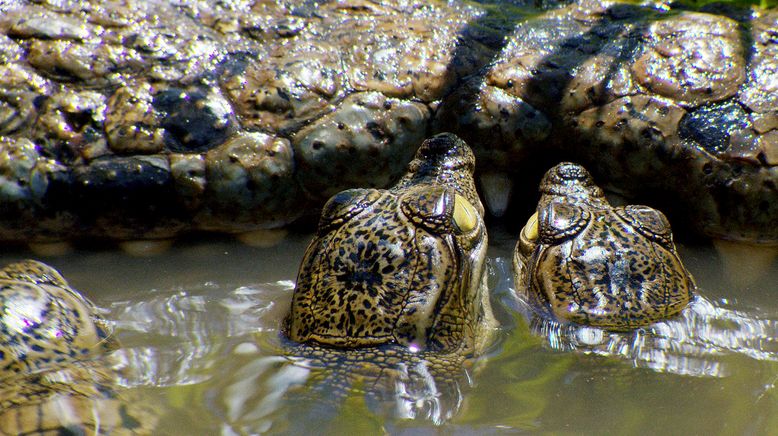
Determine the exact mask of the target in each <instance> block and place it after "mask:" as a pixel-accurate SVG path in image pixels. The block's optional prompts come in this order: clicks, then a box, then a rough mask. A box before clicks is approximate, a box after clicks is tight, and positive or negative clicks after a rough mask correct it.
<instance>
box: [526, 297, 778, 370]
mask: <svg viewBox="0 0 778 436" xmlns="http://www.w3.org/2000/svg"><path fill="white" fill-rule="evenodd" d="M520 301H522V303H523V305H524V306H525V307H524V309H523V311H524V313H525V314H526V315H527V316H528V317H529V320H530V326H531V329H532V331H533V332H534V333H535V334H537V335H539V336H540V337H542V338H544V339H545V341H546V344H547V345H548V346H549V347H550V348H552V349H555V350H563V351H573V350H575V351H579V352H584V353H589V354H596V355H603V356H618V357H620V358H623V359H626V360H627V361H630V362H632V364H633V365H634V366H636V367H644V368H650V369H653V370H656V371H662V372H670V373H676V374H684V375H693V376H707V377H724V376H727V375H729V373H730V369H729V367H728V365H727V363H726V359H725V357H726V356H731V355H735V356H737V355H740V356H747V357H749V358H752V359H756V360H766V361H778V320H776V319H770V318H762V317H761V316H760V315H757V314H756V313H752V312H749V311H744V310H738V309H735V308H732V307H729V305H728V304H727V302H726V301H722V302H721V303H713V302H711V301H709V300H707V299H705V298H704V297H702V296H698V297H696V298H695V299H694V301H692V303H691V304H690V305H689V307H688V308H687V309H686V310H684V312H683V313H682V314H681V315H680V316H679V317H676V318H674V319H671V320H667V321H662V322H658V323H655V324H653V325H651V326H649V327H646V328H642V329H637V330H635V331H632V332H627V333H622V332H609V331H606V330H602V329H599V328H594V327H586V326H579V325H573V324H565V323H560V322H558V321H555V320H550V319H545V318H542V317H541V316H539V315H537V314H535V313H534V312H533V311H532V309H530V308H529V306H528V303H526V302H525V301H523V300H520ZM754 312H755V311H754Z"/></svg>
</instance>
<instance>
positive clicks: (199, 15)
mask: <svg viewBox="0 0 778 436" xmlns="http://www.w3.org/2000/svg"><path fill="white" fill-rule="evenodd" d="M776 28H778V11H776V10H775V9H757V8H754V9H749V8H738V7H735V6H726V5H707V6H703V7H700V8H698V9H694V10H692V9H689V8H686V7H684V6H683V5H682V4H680V3H679V4H676V3H674V4H673V5H672V6H671V5H668V4H666V3H647V4H644V5H638V4H635V3H617V2H608V1H594V0H579V1H576V2H573V3H570V4H549V5H547V7H546V8H545V9H542V10H541V9H536V8H535V9H533V8H526V7H519V6H517V5H515V4H513V3H510V2H507V1H506V2H501V3H500V4H492V3H483V4H477V3H466V2H458V1H451V2H439V1H431V2H430V1H404V0H403V1H399V0H397V1H395V0H386V1H367V0H349V1H338V2H326V1H325V2H308V1H305V2H296V1H276V2H253V1H248V0H246V1H243V0H238V1H231V2H217V3H213V2H207V1H198V0H189V1H185V2H167V1H153V2H135V1H127V2H102V1H78V2H76V1H69V0H63V1H51V2H31V1H21V0H12V1H10V2H8V1H6V2H3V3H2V4H1V5H0V239H2V240H17V241H53V240H62V239H72V238H80V237H100V238H113V239H137V238H141V239H154V238H165V237H170V236H173V235H176V234H178V233H180V232H182V231H188V230H215V231H223V232H242V231H247V230H253V229H263V228H273V227H278V226H282V225H285V224H287V223H289V222H292V221H294V220H295V219H296V218H298V217H299V216H300V215H302V214H304V213H307V212H309V211H311V210H315V209H316V208H317V207H319V206H321V205H322V204H323V203H324V202H325V201H326V199H327V198H329V196H330V195H332V194H334V193H336V192H339V191H341V190H343V189H346V188H354V187H385V186H388V185H389V184H391V183H392V182H393V181H394V180H396V179H397V178H398V177H399V176H400V175H401V173H402V171H403V168H404V167H405V165H406V163H407V162H408V161H409V160H410V159H411V158H412V156H413V153H414V151H415V150H416V148H417V147H418V145H419V144H420V143H421V141H422V139H423V138H425V137H426V136H427V135H428V133H429V132H430V131H432V132H434V131H444V130H446V131H454V132H455V133H457V134H459V135H460V136H462V137H463V138H465V139H466V140H467V141H468V143H470V144H471V145H472V146H473V148H474V151H475V153H476V155H477V156H478V159H479V165H480V167H481V173H482V177H483V179H482V181H483V182H484V183H483V185H484V192H485V194H486V200H487V204H488V205H490V208H491V209H492V210H494V211H495V212H496V213H501V212H502V211H503V209H504V207H505V204H504V199H505V197H506V195H505V194H507V191H509V190H510V184H511V181H514V182H518V183H519V184H520V185H521V186H530V185H532V186H534V185H535V181H536V180H537V179H532V178H531V177H529V176H527V175H526V174H527V173H525V172H524V171H522V170H520V169H518V166H521V165H524V166H526V165H527V164H529V165H530V166H531V167H537V165H536V162H538V161H539V160H543V159H544V156H546V158H547V156H548V155H549V154H550V155H552V156H553V159H559V157H560V156H563V157H565V158H569V159H575V160H577V161H580V162H582V163H584V164H585V165H586V166H587V167H588V168H590V170H592V171H593V173H594V174H595V176H596V177H598V179H599V180H604V181H606V182H607V185H608V186H611V187H613V186H618V187H619V189H620V190H621V193H622V194H624V195H626V196H628V197H636V198H637V199H639V200H640V201H641V202H642V203H647V204H651V205H653V206H658V207H661V208H662V209H663V210H667V211H668V212H669V215H670V217H671V218H672V219H674V220H676V219H677V220H678V221H683V222H685V223H686V224H687V225H689V226H690V227H691V228H693V229H696V230H697V231H698V232H700V233H703V234H706V235H711V236H718V237H724V238H730V239H741V240H748V241H756V242H765V243H775V241H777V240H778V233H777V232H778V227H776V226H775V225H774V224H775V221H776V217H778V167H776V164H778V92H776V82H775V71H778V38H776V36H775V29H776ZM689 199H694V200H693V201H689ZM515 200H517V201H520V202H521V203H522V204H525V203H528V202H525V201H523V200H525V198H522V197H521V196H520V195H519V194H518V191H517V195H516V196H515Z"/></svg>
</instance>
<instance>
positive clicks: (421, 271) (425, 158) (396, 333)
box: [286, 134, 492, 351]
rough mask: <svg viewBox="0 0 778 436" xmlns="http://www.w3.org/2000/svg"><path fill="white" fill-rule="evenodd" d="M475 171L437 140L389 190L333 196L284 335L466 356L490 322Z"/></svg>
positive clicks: (449, 141) (455, 149) (459, 147)
mask: <svg viewBox="0 0 778 436" xmlns="http://www.w3.org/2000/svg"><path fill="white" fill-rule="evenodd" d="M474 166H475V159H474V157H473V154H472V152H471V151H470V148H469V147H468V146H467V145H466V144H465V143H464V142H463V141H461V140H460V139H458V138H457V137H455V136H454V135H451V134H441V135H437V136H435V137H433V138H431V139H428V140H427V141H425V142H424V143H423V144H422V146H421V147H420V149H419V151H418V152H417V154H416V158H415V159H414V160H413V161H412V162H411V163H410V164H409V169H408V172H407V173H406V174H405V176H403V177H402V178H401V179H400V181H398V182H397V184H396V185H395V186H394V187H392V188H390V189H387V190H377V189H352V190H347V191H343V192H341V193H339V194H336V195H335V196H333V197H332V198H331V199H330V201H329V202H328V203H327V204H326V205H325V207H324V210H323V212H322V216H321V221H320V224H319V230H318V233H317V235H316V236H315V238H314V240H313V241H312V242H311V244H310V246H309V247H308V250H307V251H306V253H305V256H304V258H303V261H302V265H301V266H300V271H299V275H298V279H297V286H296V287H295V290H294V297H293V301H292V308H291V312H290V314H289V317H288V319H287V322H286V333H287V334H288V336H289V337H290V338H291V339H292V340H294V341H297V342H305V343H314V344H319V345H325V346H334V347H363V346H374V345H381V344H401V345H404V346H408V347H411V348H413V349H431V350H436V351H441V350H443V351H454V350H460V351H461V350H466V351H473V350H474V349H475V348H476V347H477V346H478V343H479V342H480V341H482V339H483V338H482V336H483V335H482V330H483V327H484V326H486V325H488V324H489V323H490V322H491V320H492V315H491V309H490V307H489V304H488V297H487V295H486V293H485V290H484V289H483V283H484V282H483V280H484V259H485V255H486V245H487V240H486V230H485V228H484V223H483V220H482V214H483V206H482V205H481V202H480V200H479V199H478V196H477V194H476V191H475V187H474V183H473V178H472V174H473V169H474Z"/></svg>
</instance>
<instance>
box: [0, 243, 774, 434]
mask: <svg viewBox="0 0 778 436" xmlns="http://www.w3.org/2000/svg"><path fill="white" fill-rule="evenodd" d="M309 238H310V235H304V234H303V235H291V236H290V237H288V238H287V239H286V240H285V241H284V242H282V243H281V244H280V245H278V246H276V247H273V248H252V247H248V246H245V245H242V244H240V243H238V242H233V241H231V240H223V239H219V240H208V241H199V242H188V243H180V244H177V245H175V246H174V247H173V248H172V249H171V250H170V251H168V252H167V253H165V254H162V255H158V256H155V257H151V258H137V257H131V256H128V255H125V254H123V253H121V252H119V251H113V250H80V251H77V252H74V253H71V254H68V255H64V256H57V257H49V258H41V259H42V260H44V261H46V262H48V263H50V264H51V265H53V266H54V267H56V268H58V269H60V270H61V271H62V273H63V274H64V275H65V277H66V278H67V279H68V280H69V281H70V282H71V284H72V285H73V286H74V287H75V288H77V289H79V290H80V291H82V292H84V293H85V294H87V295H88V296H89V297H90V298H91V299H93V300H94V301H95V302H96V303H97V304H98V305H99V306H101V307H103V308H105V309H106V310H107V314H106V316H107V317H108V318H109V319H111V320H112V321H113V322H114V323H115V325H116V328H117V333H118V337H119V339H120V341H121V342H122V344H123V346H124V347H123V349H122V350H120V351H119V353H120V356H121V357H122V358H123V359H125V360H126V363H127V366H128V367H129V368H130V370H129V371H128V372H127V373H126V374H124V375H122V378H121V380H120V383H121V384H122V385H123V386H126V387H127V389H129V391H130V392H132V393H133V394H134V395H137V396H139V397H140V398H141V401H148V402H150V403H151V404H155V405H158V408H157V409H158V412H159V413H160V414H161V415H162V418H161V421H160V425H159V431H160V433H161V434H226V435H229V434H249V433H263V432H269V433H273V432H279V433H280V432H309V433H314V432H315V433H322V432H324V433H331V434H334V433H339V432H341V431H344V430H350V431H355V430H361V431H365V432H374V433H380V432H389V433H394V434H403V433H414V434H416V433H418V432H420V431H421V432H423V433H433V432H437V431H444V432H446V433H450V432H454V433H460V434H462V433H465V434H466V433H471V432H478V433H503V432H509V433H513V432H520V433H521V432H533V433H534V432H553V433H562V434H564V433H576V434H578V433H587V434H597V433H603V432H608V433H619V434H642V433H674V434H681V433H694V434H742V433H770V432H771V431H772V429H774V428H776V425H778V396H776V391H775V385H776V383H778V362H776V361H778V298H776V297H777V296H778V286H776V283H778V262H776V261H773V262H772V263H770V266H769V268H768V271H767V272H765V273H764V274H761V275H759V276H758V277H756V274H755V273H747V274H741V275H740V276H739V277H738V278H733V277H734V276H733V275H731V274H730V273H729V272H727V270H726V269H725V268H724V266H723V262H722V259H721V258H720V257H719V255H718V254H717V253H716V251H715V250H714V249H713V248H712V246H682V247H681V256H682V258H683V260H684V262H685V263H686V265H687V267H688V268H689V270H690V271H691V272H692V274H693V275H694V277H695V279H696V280H697V283H698V285H699V287H700V289H701V292H700V296H699V297H698V298H697V299H696V300H695V301H694V303H693V304H692V305H691V307H690V309H689V310H687V311H686V312H685V313H684V315H683V316H682V317H679V318H677V319H674V320H671V321H667V322H663V323H659V324H656V325H654V326H652V327H650V328H646V329H641V330H638V331H636V332H632V333H629V334H613V333H607V332H603V331H601V330H597V329H586V328H571V327H569V326H561V325H558V324H555V323H553V322H549V321H544V320H540V319H537V318H536V317H534V316H533V314H532V311H531V310H529V308H528V307H527V306H526V305H525V304H524V303H523V301H522V300H521V299H520V298H518V297H517V295H516V292H515V290H514V289H513V280H512V277H511V276H510V269H509V266H510V255H511V251H512V249H513V244H514V241H515V239H514V238H513V236H512V235H510V234H508V233H506V232H504V231H500V230H499V229H497V230H493V231H492V232H491V234H490V238H491V241H490V243H491V246H490V268H491V276H490V281H489V286H490V292H491V293H492V300H493V304H494V308H495V311H496V315H497V317H498V319H499V321H500V327H499V329H498V332H497V340H496V342H495V344H494V345H493V346H492V347H491V349H490V351H489V353H488V355H487V357H486V358H485V359H483V360H482V361H480V362H477V364H476V365H473V366H472V367H469V368H468V369H467V371H463V374H462V377H461V378H460V379H457V380H455V381H454V383H455V384H454V386H455V389H454V390H449V391H446V390H444V389H443V388H442V387H443V385H442V382H448V381H442V380H440V379H436V378H435V377H431V376H429V377H428V376H425V375H424V374H423V371H421V372H420V371H419V370H418V369H419V368H416V369H414V368H413V367H410V366H409V368H407V370H408V374H411V373H412V374H411V376H409V377H411V378H409V379H408V380H410V381H409V382H408V383H405V384H403V383H397V384H396V385H393V386H388V387H383V388H382V387H379V386H372V387H371V386H367V387H365V386H354V387H353V388H354V390H355V392H354V393H352V394H350V395H348V396H347V397H346V398H344V399H342V401H339V402H338V403H336V405H335V406H333V405H332V404H333V402H332V397H333V396H334V395H333V394H332V393H327V392H326V391H325V390H321V389H320V388H319V389H318V390H313V391H311V390H310V389H308V386H309V385H310V384H311V383H312V382H311V380H315V379H316V377H317V374H318V376H321V375H322V370H319V369H316V368H310V367H309V366H306V365H305V364H304V362H301V361H290V360H289V359H288V358H285V357H282V356H281V354H282V353H281V352H280V350H281V349H282V348H281V347H282V344H281V339H280V337H279V327H280V325H281V322H282V319H283V317H284V315H285V313H286V311H287V310H288V306H289V302H290V299H291V290H292V288H293V286H294V280H295V275H296V271H297V266H298V264H299V262H300V259H301V258H302V255H303V251H304V250H305V247H306V245H307V242H308V240H309ZM31 256H32V254H30V253H27V252H24V251H15V252H10V253H4V254H2V255H0V261H1V263H3V264H5V263H8V262H10V261H13V260H17V259H19V258H23V257H31ZM748 265H749V264H748V263H746V267H747V266H748ZM740 268H741V269H742V268H743V267H740ZM741 272H742V271H741ZM744 277H745V278H744ZM746 278H753V280H751V282H750V283H746V281H745V280H746ZM422 369H423V368H422ZM317 371H318V372H317ZM324 374H325V375H324V376H323V377H325V378H326V372H325V373H324ZM360 389H361V392H360ZM370 389H374V390H375V389H386V390H387V392H384V394H383V396H379V397H378V400H376V399H375V398H373V399H370V398H367V396H366V395H365V394H364V391H370ZM300 392H306V394H305V400H304V401H301V400H300V399H299V396H300Z"/></svg>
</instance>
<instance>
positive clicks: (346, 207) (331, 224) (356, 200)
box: [319, 189, 381, 233]
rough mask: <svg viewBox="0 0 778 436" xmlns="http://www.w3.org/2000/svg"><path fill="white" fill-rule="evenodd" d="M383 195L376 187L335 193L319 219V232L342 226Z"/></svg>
mask: <svg viewBox="0 0 778 436" xmlns="http://www.w3.org/2000/svg"><path fill="white" fill-rule="evenodd" d="M380 197H381V193H380V192H379V191H378V190H375V189H349V190H346V191H341V192H339V193H337V194H335V195H333V196H332V197H331V198H330V199H329V200H328V201H327V204H325V205H324V208H322V211H321V219H320V220H319V233H324V232H327V231H329V230H330V229H332V228H335V227H340V226H342V225H343V223H345V222H346V221H348V220H350V219H351V218H353V217H355V216H357V215H358V214H360V213H361V212H362V211H364V210H365V209H367V208H369V207H370V206H371V205H372V204H373V203H375V202H376V200H378V199H379V198H380Z"/></svg>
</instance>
